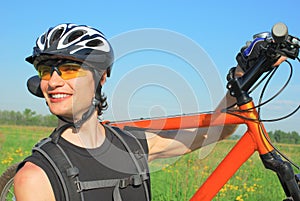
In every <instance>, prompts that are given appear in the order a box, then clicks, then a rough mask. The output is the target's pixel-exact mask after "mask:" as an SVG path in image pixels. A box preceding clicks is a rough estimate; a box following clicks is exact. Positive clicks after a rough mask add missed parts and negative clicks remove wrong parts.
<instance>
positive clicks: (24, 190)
mask: <svg viewBox="0 0 300 201" xmlns="http://www.w3.org/2000/svg"><path fill="white" fill-rule="evenodd" d="M14 190H15V195H16V198H17V200H22V201H27V200H47V201H52V200H55V198H54V194H53V191H52V188H51V184H50V181H49V179H48V177H47V175H46V173H45V172H44V171H43V169H42V168H40V167H39V166H37V165H35V164H33V163H31V162H26V163H25V164H24V166H23V167H22V168H21V169H20V170H19V171H18V172H17V174H16V175H15V177H14Z"/></svg>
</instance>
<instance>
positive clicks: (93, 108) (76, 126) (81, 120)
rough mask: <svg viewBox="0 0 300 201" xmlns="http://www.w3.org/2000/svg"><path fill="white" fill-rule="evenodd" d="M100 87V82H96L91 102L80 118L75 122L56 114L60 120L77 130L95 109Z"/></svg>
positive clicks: (98, 99) (97, 103) (99, 95)
mask: <svg viewBox="0 0 300 201" xmlns="http://www.w3.org/2000/svg"><path fill="white" fill-rule="evenodd" d="M101 89H102V86H101V84H98V86H97V91H96V93H95V97H94V98H93V101H92V104H91V105H90V107H89V109H88V110H87V111H86V112H85V113H84V114H83V115H82V117H81V119H80V120H78V121H76V122H72V121H69V120H67V119H66V118H64V117H62V116H59V115H57V117H58V118H59V119H60V120H62V121H64V122H66V123H67V124H69V125H70V127H74V128H75V129H76V130H78V129H79V128H80V127H81V126H82V125H83V124H84V123H85V122H86V121H87V120H88V119H89V118H90V117H91V116H92V114H93V113H94V112H95V111H96V108H97V107H98V105H99V104H100V98H101Z"/></svg>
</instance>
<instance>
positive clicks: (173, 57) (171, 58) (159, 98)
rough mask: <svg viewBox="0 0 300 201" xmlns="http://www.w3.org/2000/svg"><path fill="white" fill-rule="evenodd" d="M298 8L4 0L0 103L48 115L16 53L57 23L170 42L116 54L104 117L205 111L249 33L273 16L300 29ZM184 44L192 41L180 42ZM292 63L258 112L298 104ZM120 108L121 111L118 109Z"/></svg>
mask: <svg viewBox="0 0 300 201" xmlns="http://www.w3.org/2000/svg"><path fill="white" fill-rule="evenodd" d="M299 7H300V2H299V1H298V0H287V1H285V2H284V4H283V3H282V4H279V3H277V2H275V1H268V0H267V1H263V3H262V1H258V0H253V1H238V0H235V1H226V2H224V1H223V2H222V1H215V0H211V1H202V2H201V1H196V0H190V1H179V0H175V1H158V0H154V1H99V0H97V1H85V3H78V2H76V1H64V0H60V1H57V0H52V1H51V2H49V3H47V2H45V3H41V1H20V2H18V3H16V2H14V1H5V2H3V3H2V4H1V8H0V16H1V18H0V23H1V26H2V28H1V32H0V41H1V47H2V48H1V50H0V52H1V54H0V59H1V62H2V65H1V66H0V69H1V79H0V83H1V84H0V91H1V96H0V110H18V111H23V110H24V109H25V108H30V109H32V110H34V111H37V112H38V113H42V114H48V111H47V106H46V104H45V102H44V100H42V99H39V98H36V97H34V96H32V95H31V94H29V92H28V91H27V89H26V80H27V79H28V78H29V77H30V76H32V75H35V74H36V72H35V71H34V69H33V67H32V66H30V65H29V64H27V63H26V62H25V61H24V58H25V57H26V56H29V55H30V53H31V51H32V47H33V45H34V43H35V40H36V38H37V37H38V36H39V35H40V34H42V33H43V32H45V31H46V30H47V29H48V28H49V27H51V26H55V25H57V24H60V23H64V22H72V23H76V24H86V25H89V26H92V27H96V28H98V29H99V30H101V31H102V32H104V34H105V35H106V37H107V38H108V39H111V40H112V41H113V45H114V47H115V48H118V47H120V48H122V47H123V46H126V44H127V43H128V45H129V46H130V45H132V44H131V43H132V41H126V38H125V40H124V38H122V37H123V36H124V35H125V36H127V35H126V34H128V33H129V36H136V35H138V34H140V33H144V32H143V31H145V30H147V34H145V35H143V37H142V38H141V40H144V41H148V40H149V41H150V42H151V41H152V40H151V38H152V37H153V35H154V34H156V33H158V34H165V38H163V37H162V38H161V40H162V41H159V42H161V43H164V42H165V41H166V38H168V36H170V41H171V43H173V44H175V43H176V45H178V46H174V47H173V46H172V49H170V47H167V46H163V47H158V48H157V46H159V45H157V44H156V43H155V44H153V47H151V48H152V49H151V48H150V49H147V47H142V48H144V49H143V51H137V52H130V53H128V52H127V53H126V55H125V56H120V58H118V61H117V62H116V65H115V66H114V69H113V74H112V78H110V79H109V80H108V82H107V84H106V86H105V87H104V92H105V94H106V95H107V96H108V99H109V103H110V106H111V109H110V110H108V111H107V113H106V114H105V115H104V118H106V119H113V120H114V119H124V118H139V117H148V116H151V117H152V116H161V115H172V114H178V113H189V112H199V111H209V110H212V109H213V108H214V107H215V105H216V103H217V102H218V100H219V99H221V98H222V96H223V94H224V93H225V84H226V82H225V77H226V73H227V71H228V69H229V68H230V67H232V66H235V65H236V61H235V56H236V54H237V52H238V51H239V49H240V48H241V47H242V46H243V45H244V44H245V42H246V41H247V40H251V38H252V35H253V34H255V33H258V32H263V31H269V30H270V29H271V27H272V26H273V25H274V24H275V23H277V22H284V23H286V24H287V25H288V27H289V32H290V34H293V35H296V36H298V37H299V36H300V26H299ZM152 33H154V34H152ZM135 34H136V35H135ZM173 36H174V37H173ZM121 39H122V40H121ZM131 40H132V39H131ZM129 43H130V44H129ZM186 44H190V45H191V46H192V48H190V49H185V48H186V47H185V45H186ZM150 45H152V44H150ZM191 46H189V47H191ZM174 48H175V49H176V48H178V51H176V50H174ZM193 48H194V49H193ZM116 51H118V50H116ZM196 53H199V55H200V56H199V60H201V61H202V62H204V63H203V66H202V67H199V68H204V70H203V71H201V70H200V73H199V72H198V73H196V72H195V69H194V68H193V67H192V66H193V65H194V64H195V65H197V62H198V61H196V60H194V58H197V55H196ZM117 54H118V52H117ZM202 54H203V55H202ZM190 55H192V56H191V57H190ZM191 60H192V61H191ZM204 64H206V66H205V65H204ZM294 64H295V72H294V77H293V81H292V83H291V84H290V85H289V88H288V89H287V91H286V92H285V93H284V94H283V95H281V96H280V97H278V98H277V99H276V100H275V101H274V102H272V103H271V104H269V105H267V106H265V107H264V108H263V110H262V112H263V117H265V118H272V117H280V116H282V115H285V114H287V113H288V112H290V111H291V110H293V108H295V107H296V106H297V104H299V95H298V94H299V91H300V83H299V82H300V81H299V80H300V79H299V73H300V72H299V67H300V65H299V64H297V63H295V62H294ZM283 66H284V65H283ZM285 67H287V66H286V65H285ZM285 67H284V68H282V71H281V72H280V73H279V75H278V76H277V77H276V80H275V81H274V82H272V87H274V89H273V88H272V87H271V89H270V94H272V92H273V90H275V91H276V89H278V88H279V87H280V86H281V85H282V82H283V81H284V80H285V79H286V77H287V74H286V73H287V72H288V71H287V70H286V69H287V68H285ZM149 69H153V71H149ZM157 72H160V73H157ZM150 78H152V79H150ZM153 78H155V79H153ZM138 84H139V85H138ZM126 90H129V93H130V94H129V95H128V92H127V91H126ZM253 96H254V95H253ZM112 108H116V109H113V110H112ZM124 108H126V109H125V113H124V114H122V112H120V111H122V109H124ZM119 114H120V115H119ZM299 120H300V115H299V114H297V115H294V116H293V117H291V118H289V119H288V120H285V121H281V122H278V123H276V124H270V125H269V124H267V127H270V129H283V130H296V131H298V132H300V124H299V123H298V122H299ZM297 123H298V124H297Z"/></svg>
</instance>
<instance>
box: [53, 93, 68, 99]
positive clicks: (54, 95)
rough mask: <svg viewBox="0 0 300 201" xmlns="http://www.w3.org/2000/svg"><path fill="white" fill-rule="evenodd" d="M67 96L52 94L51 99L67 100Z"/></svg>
mask: <svg viewBox="0 0 300 201" xmlns="http://www.w3.org/2000/svg"><path fill="white" fill-rule="evenodd" d="M67 96H68V95H67V94H52V95H51V97H52V98H65V97H67Z"/></svg>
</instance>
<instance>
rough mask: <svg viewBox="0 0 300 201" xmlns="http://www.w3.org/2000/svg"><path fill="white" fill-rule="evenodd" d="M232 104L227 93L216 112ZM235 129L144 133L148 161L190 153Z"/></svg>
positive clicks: (220, 138)
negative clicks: (146, 141)
mask: <svg viewBox="0 0 300 201" xmlns="http://www.w3.org/2000/svg"><path fill="white" fill-rule="evenodd" d="M285 60H286V57H280V58H279V59H278V60H277V62H276V63H275V64H274V66H279V65H280V64H281V63H282V62H283V61H285ZM243 74H244V72H243V70H242V69H241V68H240V67H239V66H238V67H237V68H236V70H235V76H237V77H241V76H242V75H243ZM234 103H236V99H235V98H234V97H232V96H231V95H230V94H229V93H227V94H226V95H225V97H224V98H223V99H222V100H221V102H220V103H219V105H218V106H217V108H216V110H220V109H223V108H226V107H228V106H231V105H233V104H234ZM237 127H238V125H225V126H214V127H209V128H195V129H186V130H176V131H162V132H159V133H153V132H152V133H151V132H146V137H147V140H148V146H149V161H151V160H154V159H157V158H168V157H175V156H180V155H183V154H187V153H190V152H192V151H194V150H196V149H199V148H201V147H204V146H206V145H209V144H212V143H215V142H217V141H220V140H222V139H225V138H227V137H229V136H230V135H231V134H233V133H234V131H235V130H236V129H237Z"/></svg>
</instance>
